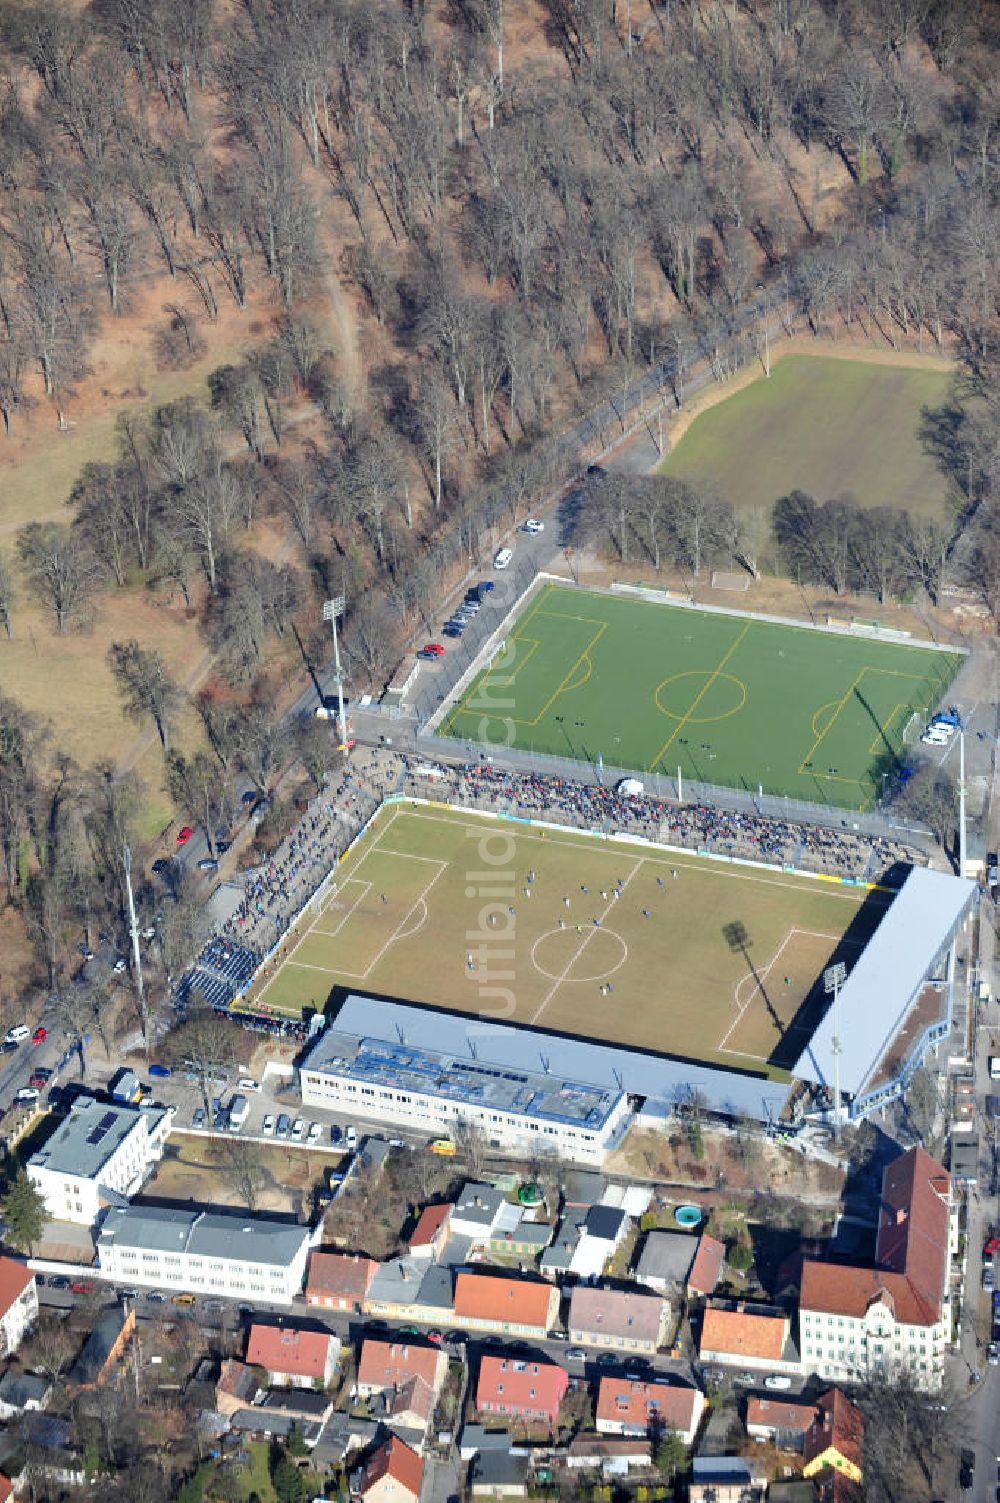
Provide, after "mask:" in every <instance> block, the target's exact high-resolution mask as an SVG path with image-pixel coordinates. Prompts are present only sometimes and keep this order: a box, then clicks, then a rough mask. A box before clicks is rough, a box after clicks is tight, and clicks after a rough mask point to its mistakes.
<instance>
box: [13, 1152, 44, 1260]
mask: <svg viewBox="0 0 1000 1503" xmlns="http://www.w3.org/2000/svg"><path fill="white" fill-rule="evenodd" d="M3 1215H4V1221H5V1222H6V1226H7V1230H6V1233H5V1241H6V1243H7V1245H8V1247H13V1248H14V1250H15V1251H16V1252H26V1253H27V1254H28V1256H29V1257H31V1256H32V1255H33V1254H34V1249H35V1244H36V1243H37V1242H39V1241H41V1236H42V1233H43V1231H44V1230H45V1227H46V1224H47V1222H48V1221H49V1220H50V1219H51V1218H50V1216H49V1213H48V1211H47V1210H46V1209H45V1200H44V1198H43V1197H42V1195H41V1193H40V1192H39V1191H38V1190H36V1189H35V1186H34V1185H33V1184H32V1183H31V1180H30V1179H29V1178H28V1176H27V1173H26V1172H25V1170H23V1169H19V1170H18V1171H17V1178H16V1179H15V1180H14V1183H13V1184H12V1185H11V1187H10V1189H9V1190H8V1192H7V1198H6V1199H5V1201H4V1203H3Z"/></svg>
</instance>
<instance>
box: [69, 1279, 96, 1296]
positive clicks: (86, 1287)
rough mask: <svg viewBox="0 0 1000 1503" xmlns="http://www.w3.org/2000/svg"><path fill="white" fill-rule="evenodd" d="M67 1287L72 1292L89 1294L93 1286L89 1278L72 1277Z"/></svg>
mask: <svg viewBox="0 0 1000 1503" xmlns="http://www.w3.org/2000/svg"><path fill="white" fill-rule="evenodd" d="M69 1287H70V1289H71V1290H72V1291H73V1293H74V1294H90V1293H91V1291H92V1290H93V1288H94V1286H93V1284H92V1283H91V1282H90V1280H89V1279H74V1280H73V1282H72V1284H70V1286H69Z"/></svg>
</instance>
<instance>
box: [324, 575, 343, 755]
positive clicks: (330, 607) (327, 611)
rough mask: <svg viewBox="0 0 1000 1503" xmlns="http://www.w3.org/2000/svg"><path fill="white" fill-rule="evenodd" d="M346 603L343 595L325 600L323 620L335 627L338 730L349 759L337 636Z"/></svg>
mask: <svg viewBox="0 0 1000 1503" xmlns="http://www.w3.org/2000/svg"><path fill="white" fill-rule="evenodd" d="M345 604H346V602H345V599H344V596H343V595H335V596H334V597H333V599H332V600H326V601H324V602H323V620H324V621H329V623H330V626H331V628H332V629H333V673H334V679H335V682H336V685H337V730H338V733H339V735H340V745H341V748H342V749H343V753H344V760H345V762H346V760H347V720H346V717H345V715H344V679H343V675H342V673H341V671H340V640H339V638H338V636H337V617H338V616H342V615H343V614H344V605H345Z"/></svg>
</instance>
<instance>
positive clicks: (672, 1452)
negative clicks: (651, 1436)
mask: <svg viewBox="0 0 1000 1503" xmlns="http://www.w3.org/2000/svg"><path fill="white" fill-rule="evenodd" d="M686 1460H687V1452H686V1450H685V1448H684V1442H683V1441H682V1440H681V1438H680V1436H679V1435H678V1434H677V1431H676V1430H671V1429H670V1428H669V1427H668V1428H667V1429H665V1430H664V1432H663V1434H662V1435H661V1436H660V1437H659V1438H658V1439H657V1441H656V1446H655V1449H654V1451H653V1462H654V1464H655V1465H656V1467H657V1468H658V1469H659V1471H661V1472H662V1473H663V1475H664V1477H666V1479H667V1481H668V1482H670V1481H672V1480H673V1478H674V1477H675V1476H676V1474H677V1473H678V1472H679V1471H680V1469H681V1467H682V1466H683V1465H684V1463H685V1461H686Z"/></svg>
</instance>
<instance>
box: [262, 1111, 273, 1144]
mask: <svg viewBox="0 0 1000 1503" xmlns="http://www.w3.org/2000/svg"><path fill="white" fill-rule="evenodd" d="M261 1131H262V1132H263V1134H264V1136H265V1138H273V1137H274V1118H273V1117H272V1115H271V1113H270V1112H268V1114H267V1116H266V1117H265V1118H264V1125H263V1127H262V1128H261Z"/></svg>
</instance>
